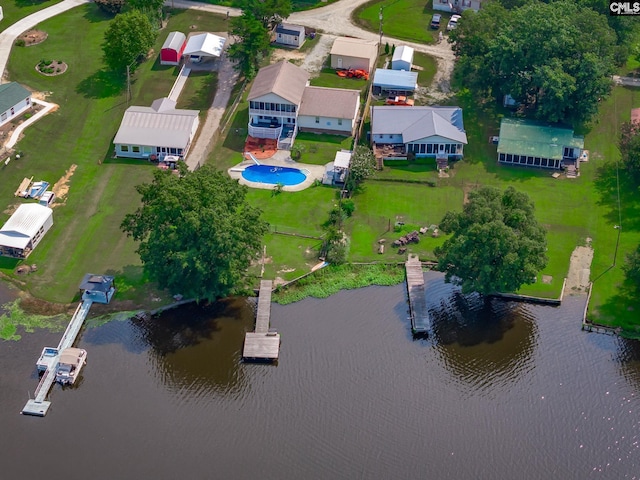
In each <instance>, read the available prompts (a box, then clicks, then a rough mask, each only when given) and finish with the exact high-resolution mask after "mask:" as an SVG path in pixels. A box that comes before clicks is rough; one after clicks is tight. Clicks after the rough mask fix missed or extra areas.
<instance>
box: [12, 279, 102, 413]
mask: <svg viewBox="0 0 640 480" xmlns="http://www.w3.org/2000/svg"><path fill="white" fill-rule="evenodd" d="M113 280H114V279H113V277H111V276H106V275H93V274H87V275H85V277H84V279H83V282H82V284H81V285H80V290H81V291H82V292H83V293H82V303H80V304H79V305H78V308H76V311H75V313H74V314H73V317H72V318H71V321H70V322H69V325H67V329H66V330H65V332H64V334H63V335H62V338H61V339H60V343H59V344H58V348H57V355H55V357H53V358H51V359H48V361H47V363H48V365H49V366H48V367H47V369H46V370H45V372H44V374H43V375H42V378H41V379H40V383H39V384H38V387H37V388H36V391H35V395H34V396H35V398H33V399H31V398H30V399H29V401H28V402H27V403H26V405H25V406H24V408H23V409H22V412H20V413H22V414H23V415H35V416H38V417H44V416H45V415H46V414H47V410H49V407H50V406H51V402H50V401H48V400H47V399H46V398H47V395H48V394H49V390H51V387H52V386H53V384H54V383H55V381H56V371H57V369H58V363H59V360H60V353H61V352H62V351H63V350H64V349H65V348H69V347H71V346H73V344H74V342H75V341H76V338H77V336H78V333H80V329H81V328H82V325H83V324H84V321H85V319H86V318H87V315H88V314H89V310H90V309H91V305H93V303H94V302H98V303H109V302H110V301H111V298H112V297H113V294H114V293H115V287H114V284H113Z"/></svg>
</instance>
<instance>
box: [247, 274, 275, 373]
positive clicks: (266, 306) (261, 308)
mask: <svg viewBox="0 0 640 480" xmlns="http://www.w3.org/2000/svg"><path fill="white" fill-rule="evenodd" d="M272 290H273V281H272V280H262V281H261V282H260V293H259V294H258V295H259V296H258V311H257V313H256V328H255V331H253V332H247V333H246V334H245V337H244V349H243V350H242V358H244V359H245V360H277V359H278V355H279V353H280V335H279V334H278V333H276V332H270V331H269V322H270V320H271V291H272Z"/></svg>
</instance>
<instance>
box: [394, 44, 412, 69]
mask: <svg viewBox="0 0 640 480" xmlns="http://www.w3.org/2000/svg"><path fill="white" fill-rule="evenodd" d="M412 66H413V48H411V47H408V46H406V45H400V46H399V47H397V48H396V49H395V50H394V51H393V57H392V59H391V69H392V70H407V71H410V70H411V67H412Z"/></svg>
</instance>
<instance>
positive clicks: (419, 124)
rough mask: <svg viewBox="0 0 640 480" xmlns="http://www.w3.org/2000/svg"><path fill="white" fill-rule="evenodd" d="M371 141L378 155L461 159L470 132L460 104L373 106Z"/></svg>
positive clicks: (389, 158) (388, 157) (383, 157)
mask: <svg viewBox="0 0 640 480" xmlns="http://www.w3.org/2000/svg"><path fill="white" fill-rule="evenodd" d="M371 143H372V144H373V148H374V153H375V154H376V157H378V158H382V159H386V160H393V159H398V160H399V159H406V158H408V157H409V156H410V155H413V156H415V157H435V158H436V159H451V160H454V159H460V158H462V156H463V148H464V145H466V144H467V134H466V132H465V130H464V122H463V119H462V109H461V108H460V107H421V106H418V107H411V108H408V107H405V106H395V105H389V106H387V105H384V106H373V107H371Z"/></svg>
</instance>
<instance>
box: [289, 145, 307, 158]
mask: <svg viewBox="0 0 640 480" xmlns="http://www.w3.org/2000/svg"><path fill="white" fill-rule="evenodd" d="M303 153H304V145H300V144H299V143H296V144H294V145H293V147H291V159H292V160H296V161H298V160H300V158H301V157H302V154H303Z"/></svg>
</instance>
